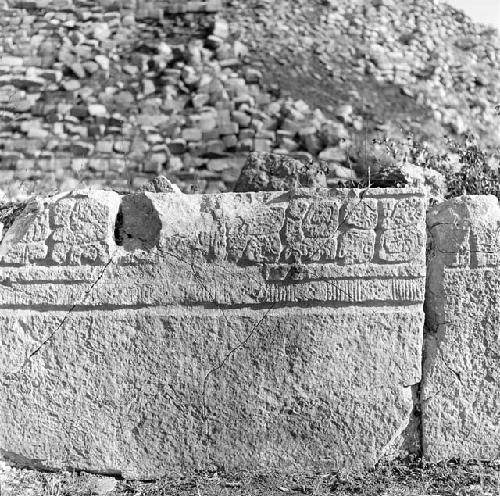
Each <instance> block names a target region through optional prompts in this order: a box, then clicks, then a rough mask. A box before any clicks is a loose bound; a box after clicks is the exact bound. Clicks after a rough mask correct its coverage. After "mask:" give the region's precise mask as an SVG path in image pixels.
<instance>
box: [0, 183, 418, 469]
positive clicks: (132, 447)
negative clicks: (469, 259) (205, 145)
mask: <svg viewBox="0 0 500 496" xmlns="http://www.w3.org/2000/svg"><path fill="white" fill-rule="evenodd" d="M150 189H152V188H145V191H142V192H140V193H136V194H132V195H127V196H124V197H122V198H121V199H120V197H119V196H118V195H116V194H113V193H105V192H93V193H89V192H87V193H85V194H83V193H75V194H72V195H60V196H58V197H54V198H48V199H42V200H40V201H41V205H42V206H44V208H43V209H42V211H43V212H45V211H47V212H48V213H47V216H48V219H49V220H48V231H47V233H45V232H44V236H45V234H46V236H45V238H44V240H45V244H46V246H48V252H47V255H46V258H45V259H44V260H43V261H42V262H38V261H37V263H32V262H29V261H27V262H24V261H21V262H18V263H17V265H13V264H6V263H4V265H3V266H0V305H2V306H3V308H4V310H3V311H2V313H1V315H0V329H2V340H1V342H2V346H1V347H0V400H1V401H0V418H2V419H3V421H2V422H1V423H0V454H1V455H2V456H3V457H4V458H8V459H10V460H18V461H19V460H23V463H26V464H28V465H32V466H42V467H45V468H56V467H74V468H79V469H86V470H92V471H99V472H109V473H121V474H123V475H124V476H126V477H138V478H155V477H158V476H161V475H168V474H172V473H175V472H178V471H180V470H193V469H197V468H204V467H209V466H213V465H214V464H216V465H218V466H223V467H225V468H227V469H231V470H232V469H245V470H254V469H255V470H258V469H268V468H270V467H271V468H276V469H278V470H281V471H284V472H289V471H290V472H296V471H301V470H338V469H354V468H361V467H367V466H371V465H373V464H374V463H376V461H377V460H379V459H380V458H381V457H384V456H390V455H392V454H394V453H395V452H397V451H398V450H399V449H402V447H403V446H405V443H408V442H409V436H410V433H411V432H412V431H413V430H414V425H413V417H412V411H413V409H414V395H415V390H416V387H417V384H418V383H419V382H420V379H421V370H420V369H421V349H422V340H423V311H422V310H423V308H422V307H423V299H424V285H425V265H424V259H425V223H424V219H425V217H424V212H425V204H426V199H425V197H424V196H423V195H422V193H421V192H420V191H418V190H410V189H408V190H396V189H394V190H390V189H387V190H377V189H371V190H347V189H343V190H328V189H297V190H294V191H293V192H274V191H273V192H260V193H228V194H215V195H183V194H175V193H174V194H173V193H171V192H166V193H163V192H161V193H159V192H152V191H150ZM155 191H157V190H156V189H155ZM29 212H30V211H28V213H23V215H28V214H29ZM30 215H31V214H30ZM37 215H39V214H38V213H37ZM30 219H32V220H31V221H28V220H22V219H21V217H19V219H17V220H16V221H15V223H14V224H13V226H12V227H11V228H10V229H9V230H8V231H7V238H8V237H9V236H11V237H12V233H13V234H16V233H19V235H18V238H12V240H14V241H16V240H17V239H21V238H20V237H19V236H20V234H21V233H22V232H28V231H29V227H30V222H32V223H36V222H38V220H37V219H38V217H37V216H36V215H34V216H33V217H32V218H30ZM21 220H22V222H21ZM16 223H17V224H16ZM16 225H17V226H24V231H22V230H21V228H20V227H16ZM397 229H399V230H401V231H404V230H405V229H408V230H410V231H411V232H416V233H418V236H416V237H415V240H416V241H414V242H413V241H412V243H409V244H408V243H406V242H405V240H404V239H400V238H397V239H396V240H395V241H391V243H392V244H391V243H389V244H387V243H388V242H387V243H386V244H387V246H389V245H390V247H392V248H394V247H393V245H397V247H398V250H399V251H398V250H396V249H395V248H394V249H392V251H390V253H391V254H392V253H407V252H408V256H405V257H395V258H394V259H391V260H389V261H388V260H385V259H383V258H382V257H381V256H380V253H381V252H382V251H383V249H386V250H388V248H387V247H386V248H383V245H382V243H383V237H384V236H386V237H387V236H388V235H387V233H388V232H390V231H391V230H397ZM11 231H12V233H11ZM9 233H11V234H9ZM56 233H58V234H57V235H56ZM16 235H17V234H16ZM99 242H101V244H100V245H98V243H99ZM16 243H18V244H22V243H21V241H19V242H17V241H16V242H14V243H12V241H9V243H8V245H6V244H5V240H4V242H3V243H2V249H4V245H5V249H6V250H7V251H8V249H9V248H8V247H11V246H16ZM55 243H59V245H60V248H58V251H57V252H55V253H61V254H62V255H61V256H60V258H57V259H56V260H55V259H54V249H53V246H54V245H53V244H55ZM77 243H79V244H78V245H77V246H82V248H79V249H77V246H75V245H76V244H77ZM415 243H420V244H419V245H418V246H415ZM88 245H90V246H96V248H95V251H94V252H92V251H90V250H89V249H88V248H86V246H88ZM384 246H385V245H384ZM113 249H114V250H115V251H114V252H112V253H115V255H114V256H113V259H112V260H109V256H110V255H111V254H112V253H110V251H111V250H113ZM89 253H96V258H92V257H90V256H89V255H88V254H89ZM64 254H65V255H64ZM106 257H108V258H106ZM105 260H108V261H109V263H108V262H105Z"/></svg>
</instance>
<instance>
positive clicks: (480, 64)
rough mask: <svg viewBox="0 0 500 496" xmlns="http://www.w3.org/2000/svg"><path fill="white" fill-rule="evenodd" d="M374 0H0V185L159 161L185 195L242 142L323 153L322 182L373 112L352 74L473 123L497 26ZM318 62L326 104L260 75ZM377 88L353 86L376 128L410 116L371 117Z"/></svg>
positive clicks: (419, 5)
mask: <svg viewBox="0 0 500 496" xmlns="http://www.w3.org/2000/svg"><path fill="white" fill-rule="evenodd" d="M384 3H385V2H378V1H375V0H373V1H372V2H369V3H368V4H366V5H360V4H359V3H356V2H354V3H347V4H346V3H345V2H338V3H331V5H326V4H325V3H324V2H323V3H321V2H316V1H315V2H313V3H312V4H311V5H310V6H307V7H306V6H301V5H294V6H291V5H290V4H289V2H284V1H277V2H264V1H262V2H255V1H252V2H249V3H248V2H245V3H241V2H234V1H233V2H219V1H213V0H211V1H207V2H140V1H132V2H127V3H126V4H123V3H118V2H112V1H110V0H102V1H100V2H97V3H96V2H85V1H80V0H75V1H72V0H61V1H59V0H58V1H56V0H43V1H40V0H37V1H15V0H9V1H8V2H7V1H5V0H4V1H3V2H2V7H1V14H2V17H1V19H0V23H1V28H2V29H1V34H0V107H1V109H0V139H1V143H0V189H2V190H4V195H5V197H6V198H23V197H28V196H30V195H31V194H32V193H43V192H47V191H52V190H61V189H71V188H76V187H81V186H82V185H86V186H93V187H100V186H107V187H111V188H114V189H116V190H119V191H125V190H128V189H136V188H138V187H140V186H141V185H142V184H144V183H145V182H147V180H148V179H149V178H151V177H154V176H155V175H157V174H165V175H167V176H168V177H169V178H170V179H171V180H173V181H174V182H176V183H177V184H178V185H179V186H180V187H181V188H182V190H183V191H184V192H189V191H204V192H216V191H226V190H230V189H232V187H233V185H234V183H235V181H236V179H237V178H238V175H239V172H240V170H241V168H242V166H243V164H244V162H245V155H246V154H247V153H249V152H252V151H257V152H271V151H272V152H278V153H286V154H296V155H297V157H298V158H302V159H306V160H307V159H308V158H310V157H314V158H315V159H316V160H318V159H320V160H322V161H324V162H325V163H326V164H327V165H328V166H329V173H328V178H327V179H328V181H329V182H328V184H330V185H334V184H337V183H338V182H339V181H344V180H346V179H349V180H350V179H352V178H353V176H352V171H351V170H349V160H352V159H354V157H353V156H351V149H352V148H353V147H354V148H356V146H358V144H359V143H358V144H357V141H359V138H362V139H364V136H363V133H364V131H363V129H364V128H366V127H367V126H369V125H370V124H369V123H370V122H371V121H370V119H369V118H368V115H365V114H363V109H362V108H361V107H360V97H361V93H360V91H359V87H360V85H361V86H363V85H368V86H370V84H371V83H370V82H372V81H375V82H379V83H380V84H381V85H382V86H383V87H384V88H389V89H390V88H396V89H398V91H399V89H401V90H402V91H404V92H406V93H408V95H407V98H409V99H410V100H412V101H413V100H416V102H415V104H416V105H417V107H418V106H420V107H421V108H422V109H427V110H429V109H430V110H431V111H432V112H431V113H432V114H433V116H432V119H434V120H435V122H441V123H443V124H444V125H445V126H448V127H449V126H451V127H450V129H451V131H453V132H455V133H457V134H461V133H463V132H464V131H465V130H466V129H467V127H468V126H469V125H471V126H472V123H471V122H469V121H470V120H471V119H467V118H465V117H464V116H462V114H460V112H462V110H461V109H465V110H464V112H465V111H467V112H469V114H470V115H469V117H470V116H472V117H473V119H472V121H473V122H474V123H475V124H477V126H480V127H481V130H482V132H483V131H484V132H486V130H487V129H489V127H488V126H490V127H491V126H492V125H493V124H495V121H494V105H492V99H493V97H496V94H498V92H497V91H496V90H497V89H498V84H497V83H498V76H497V74H496V72H495V71H496V70H497V69H498V62H497V59H496V57H497V53H498V47H497V39H496V38H495V37H494V36H493V35H492V34H491V33H486V32H483V31H484V29H483V28H480V27H479V26H477V25H475V24H473V23H471V22H470V20H469V19H467V18H466V17H464V16H462V15H461V14H460V13H458V11H454V10H450V8H449V7H446V6H432V8H428V9H427V7H429V5H430V4H431V2H430V0H429V1H427V0H426V1H424V0H420V1H415V2H413V3H412V5H411V7H410V8H409V13H408V15H410V16H411V17H410V18H409V19H408V22H406V21H405V19H406V17H405V16H406V15H407V13H406V11H405V13H403V12H402V11H401V9H400V8H395V7H390V6H388V5H385V6H384V5H382V4H384ZM311 12H314V16H312V14H311ZM403 14H404V15H403ZM440 19H441V20H440ZM444 40H445V41H444ZM368 41H369V42H370V43H368ZM283 51H287V53H289V55H287V56H286V57H285V58H283V57H284V55H283ZM256 53H257V54H260V55H261V56H262V57H264V58H265V59H266V63H264V64H263V63H262V61H260V60H258V57H256ZM292 55H293V56H292ZM276 58H277V60H275V59H276ZM318 60H319V61H320V63H321V66H322V67H323V66H324V69H325V70H326V73H323V72H321V71H320V73H321V74H320V75H319V76H318V77H319V78H320V79H321V80H322V81H324V82H325V84H327V85H328V88H329V93H331V94H332V95H333V96H335V95H337V96H338V97H337V100H335V98H334V99H333V100H332V101H333V102H334V103H335V104H334V105H333V106H332V105H329V104H328V105H327V104H325V102H319V103H318V107H319V108H318V109H314V106H312V105H310V104H309V103H307V100H309V98H308V97H307V94H308V88H307V86H306V87H302V88H301V91H299V92H298V94H297V95H295V98H292V97H291V96H287V95H286V93H283V92H280V88H279V87H278V86H277V85H273V84H271V85H269V84H266V82H265V81H266V79H269V77H270V76H269V75H271V76H272V77H275V76H276V73H277V72H282V73H283V75H285V79H290V80H292V81H293V80H294V78H295V74H296V73H297V71H299V72H300V71H301V72H302V73H307V74H315V71H316V68H315V67H313V65H314V64H313V62H314V63H315V62H317V61H318ZM476 62H477V63H476ZM270 64H271V65H272V64H274V65H273V66H272V67H271V66H270ZM300 64H301V65H300ZM311 64H312V65H311ZM273 67H274V69H273ZM441 67H445V68H447V70H443V69H442V68H441ZM277 68H279V71H278V70H277ZM431 69H432V70H431ZM287 75H288V77H287ZM322 81H318V84H320V83H321V82H322ZM349 88H350V89H349ZM348 89H349V91H347V93H346V90H348ZM472 90H473V91H472ZM301 92H303V93H304V94H303V95H302V96H303V98H302V97H301ZM467 92H470V94H469V93H467ZM296 93H297V92H296ZM466 94H467V95H469V96H468V97H467V99H466V100H464V99H463V97H464V95H466ZM380 95H382V92H381V91H380V92H379V93H376V94H373V95H371V94H369V95H368V97H367V98H365V104H366V108H369V107H370V106H372V111H373V113H374V114H377V106H379V105H380V108H381V111H380V115H379V116H377V119H378V121H377V122H378V123H379V125H378V128H379V129H381V130H385V131H386V132H387V131H390V130H391V129H392V130H394V129H395V128H397V127H398V126H400V127H402V128H403V130H410V129H411V127H412V125H411V122H410V121H415V122H414V123H416V124H417V125H418V126H417V127H422V126H420V124H422V123H421V122H420V121H419V120H418V119H413V116H411V117H409V119H408V122H406V121H405V122H392V120H391V118H390V116H384V112H383V111H382V109H383V108H384V106H385V107H387V106H389V107H391V108H395V109H397V108H399V107H398V105H399V103H400V102H394V103H391V102H390V101H389V100H387V101H385V103H384V97H383V96H380ZM373 106H375V108H373ZM399 106H401V105H399ZM420 107H419V108H420ZM364 110H366V109H364ZM362 114H363V115H364V117H365V119H364V120H363V117H362ZM396 124H397V125H396ZM437 134H439V133H437ZM483 134H484V133H483ZM356 173H359V171H356ZM354 179H359V177H358V176H357V175H356V174H355V175H354Z"/></svg>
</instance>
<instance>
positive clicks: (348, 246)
mask: <svg viewBox="0 0 500 496" xmlns="http://www.w3.org/2000/svg"><path fill="white" fill-rule="evenodd" d="M374 252H375V232H374V231H364V230H360V229H350V230H348V231H346V232H344V233H342V234H341V236H340V244H339V253H338V256H339V259H340V260H342V261H343V263H345V264H357V263H365V262H369V261H370V260H371V259H372V258H373V254H374Z"/></svg>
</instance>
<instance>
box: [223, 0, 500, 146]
mask: <svg viewBox="0 0 500 496" xmlns="http://www.w3.org/2000/svg"><path fill="white" fill-rule="evenodd" d="M230 3H231V5H232V6H233V10H232V12H231V13H232V16H234V17H232V18H234V29H235V30H238V33H239V35H240V36H241V39H242V40H244V41H245V42H247V43H248V46H249V48H250V53H251V55H252V56H253V57H252V63H254V64H259V63H260V66H261V67H262V68H265V69H263V72H264V74H268V73H270V78H271V79H273V78H276V79H278V80H279V82H280V83H282V84H283V85H285V86H286V85H287V81H290V80H292V81H293V80H294V78H297V77H298V78H300V77H307V76H312V77H311V78H310V79H309V80H310V84H311V85H312V86H314V85H320V86H321V80H326V81H327V82H328V83H327V85H325V88H326V91H325V94H324V98H325V99H327V97H328V96H327V95H326V92H330V93H333V94H334V95H336V96H334V98H333V101H335V98H337V100H338V101H342V99H344V102H343V103H345V100H346V99H347V100H348V102H349V103H350V104H352V105H354V106H355V108H356V109H357V110H359V109H360V108H361V106H362V100H363V98H364V106H365V108H367V109H369V111H370V113H372V115H373V118H374V119H375V124H377V119H378V120H379V121H378V124H380V126H381V127H382V128H383V129H384V130H385V131H387V130H390V131H391V132H396V133H397V130H398V127H400V126H401V127H403V129H406V130H408V129H411V130H412V131H414V132H415V134H416V135H417V136H422V135H423V136H424V137H425V138H426V139H428V140H430V141H432V138H433V136H432V135H433V134H436V133H438V134H441V133H442V132H443V131H446V134H451V135H462V134H463V133H465V132H466V131H469V130H472V131H475V132H476V133H477V134H478V135H480V136H481V138H482V139H483V141H484V143H485V145H496V146H498V144H499V143H500V135H499V131H498V129H499V128H498V118H497V115H496V109H495V107H496V106H497V105H498V103H499V102H498V94H499V90H500V76H499V74H500V72H499V69H500V43H499V38H498V32H496V31H495V30H494V29H493V28H491V27H488V26H485V25H481V24H478V23H474V22H473V21H472V20H471V19H470V18H469V17H468V16H467V15H465V14H464V13H463V12H462V11H459V10H457V9H455V8H453V7H450V6H449V5H447V4H446V2H441V1H440V2H438V1H434V0H410V1H405V2H398V1H395V0H368V1H342V0H311V1H310V2H307V3H291V2H289V1H287V0H276V1H274V0H249V1H244V2H243V1H238V0H234V1H232V2H230ZM276 68H279V69H276ZM280 71H281V72H282V74H283V77H280V74H279V73H280ZM315 79H316V81H315ZM371 82H374V83H378V85H377V84H371ZM389 87H392V88H394V89H396V90H399V91H400V92H401V93H402V94H403V95H404V96H406V97H407V101H406V102H405V101H404V100H401V99H398V98H397V97H396V96H395V95H392V97H391V96H389V95H386V94H385V93H384V88H389ZM396 93H397V92H396ZM412 101H413V103H416V104H417V107H413V108H412V107H411V105H410V103H411V102H412ZM405 105H406V107H407V108H406V109H404V108H399V110H400V111H402V112H401V114H398V113H394V111H395V110H398V108H397V107H404V106H405ZM409 105H410V106H409ZM391 107H392V108H391ZM394 107H396V108H394ZM419 107H420V109H421V110H422V111H424V110H425V112H420V114H421V115H419V113H416V110H417V109H418V108H419ZM386 114H387V115H386ZM391 114H394V115H391ZM391 116H392V117H394V118H395V119H396V121H395V122H393V123H391V122H390V121H389V119H390V117H391ZM404 116H406V119H404ZM410 121H414V122H413V125H412V122H410ZM425 126H428V127H429V128H428V129H427V131H426V130H425V129H419V128H422V127H425Z"/></svg>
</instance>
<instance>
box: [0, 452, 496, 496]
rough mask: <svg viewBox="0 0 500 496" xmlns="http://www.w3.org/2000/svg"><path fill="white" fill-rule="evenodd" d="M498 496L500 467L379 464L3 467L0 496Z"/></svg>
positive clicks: (0, 468) (483, 465)
mask: <svg viewBox="0 0 500 496" xmlns="http://www.w3.org/2000/svg"><path fill="white" fill-rule="evenodd" d="M92 494H102V495H104V494H106V495H108V496H113V495H120V496H125V495H127V496H174V495H175V496H286V495H290V496H295V495H310V496H326V495H329V496H358V495H359V496H438V495H439V496H499V495H500V466H499V465H498V464H496V465H495V464H492V463H481V462H469V463H460V462H453V461H452V462H449V463H446V464H445V463H442V464H436V465H427V466H424V465H422V464H421V463H420V462H419V461H418V460H415V461H410V462H404V463H403V462H400V461H397V462H388V463H381V464H379V465H378V466H377V467H376V468H375V469H374V470H371V471H368V472H366V473H363V474H358V475H350V476H343V475H342V474H304V475H293V476H283V475H280V474H276V473H258V474H257V473H246V472H241V473H238V474H226V473H215V472H214V473H199V474H193V475H190V476H186V477H179V478H163V479H161V480H158V481H156V482H140V481H125V480H115V479H111V478H105V477H99V476H95V475H90V474H84V473H82V474H79V475H78V474H71V473H67V472H66V473H41V472H36V471H32V470H17V469H12V468H8V467H6V466H5V465H0V495H1V496H42V495H43V496H84V495H85V496H87V495H92Z"/></svg>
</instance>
